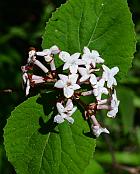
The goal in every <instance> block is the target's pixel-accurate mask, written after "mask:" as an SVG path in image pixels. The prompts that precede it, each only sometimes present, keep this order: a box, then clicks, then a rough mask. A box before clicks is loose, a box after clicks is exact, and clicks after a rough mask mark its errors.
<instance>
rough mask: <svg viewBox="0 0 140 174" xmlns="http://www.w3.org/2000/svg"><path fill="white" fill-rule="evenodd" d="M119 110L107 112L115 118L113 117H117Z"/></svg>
mask: <svg viewBox="0 0 140 174" xmlns="http://www.w3.org/2000/svg"><path fill="white" fill-rule="evenodd" d="M117 112H118V111H115V110H111V111H109V112H108V113H107V116H108V117H112V118H113V117H115V116H116V114H117Z"/></svg>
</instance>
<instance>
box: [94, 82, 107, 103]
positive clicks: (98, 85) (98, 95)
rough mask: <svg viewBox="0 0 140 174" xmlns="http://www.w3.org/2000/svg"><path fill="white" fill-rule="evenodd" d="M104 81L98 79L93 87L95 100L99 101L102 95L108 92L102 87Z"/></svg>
mask: <svg viewBox="0 0 140 174" xmlns="http://www.w3.org/2000/svg"><path fill="white" fill-rule="evenodd" d="M104 84H105V81H104V80H103V79H100V80H99V81H98V82H97V83H96V85H93V86H92V87H93V94H94V95H95V97H96V99H97V100H101V96H102V94H106V95H107V94H108V90H107V89H106V88H105V87H104Z"/></svg>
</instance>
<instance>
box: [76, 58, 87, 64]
mask: <svg viewBox="0 0 140 174" xmlns="http://www.w3.org/2000/svg"><path fill="white" fill-rule="evenodd" d="M75 63H76V64H77V65H85V64H86V62H85V61H84V60H82V59H78V60H76V61H75Z"/></svg>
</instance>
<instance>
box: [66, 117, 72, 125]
mask: <svg viewBox="0 0 140 174" xmlns="http://www.w3.org/2000/svg"><path fill="white" fill-rule="evenodd" d="M65 119H66V120H67V121H68V122H69V123H71V124H73V123H74V119H73V118H72V117H66V118H65Z"/></svg>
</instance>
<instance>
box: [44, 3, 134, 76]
mask: <svg viewBox="0 0 140 174" xmlns="http://www.w3.org/2000/svg"><path fill="white" fill-rule="evenodd" d="M133 27H134V26H133V22H132V20H131V14H130V12H129V9H128V5H127V2H126V1H122V0H116V1H114V0H98V1H97V0H82V1H80V0H70V1H68V2H67V3H66V4H65V5H63V6H61V8H59V9H58V10H57V11H56V12H55V13H53V15H52V18H51V19H50V20H49V23H48V24H47V27H46V30H45V33H44V36H43V44H42V47H43V48H47V47H50V46H52V45H55V44H56V45H57V46H59V47H60V48H61V49H62V50H66V51H68V52H70V53H74V52H82V49H83V48H84V46H88V47H89V48H91V49H97V50H98V51H99V53H100V54H101V56H102V57H103V58H104V59H105V60H106V64H107V65H109V66H110V67H112V66H114V65H117V66H119V68H120V73H119V77H120V78H121V77H123V76H124V75H126V73H127V71H128V69H129V68H130V66H131V61H132V58H133V53H134V52H135V42H136V41H135V34H134V29H133ZM60 65H61V64H60Z"/></svg>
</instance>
